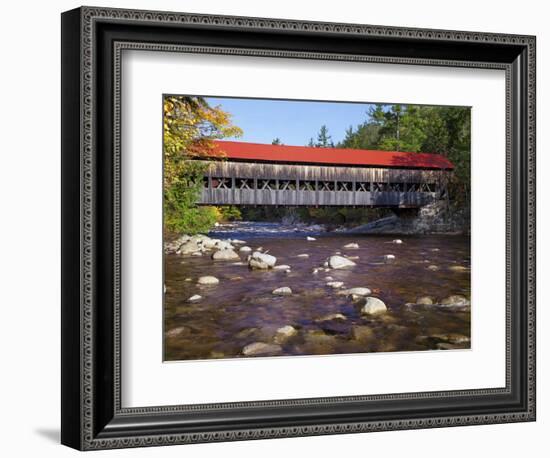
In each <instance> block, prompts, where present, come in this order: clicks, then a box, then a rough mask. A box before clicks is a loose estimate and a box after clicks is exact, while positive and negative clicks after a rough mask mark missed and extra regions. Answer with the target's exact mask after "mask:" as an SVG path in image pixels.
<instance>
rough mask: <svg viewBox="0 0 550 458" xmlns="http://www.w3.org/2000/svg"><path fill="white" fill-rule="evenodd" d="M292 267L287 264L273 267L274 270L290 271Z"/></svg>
mask: <svg viewBox="0 0 550 458" xmlns="http://www.w3.org/2000/svg"><path fill="white" fill-rule="evenodd" d="M289 269H290V266H289V265H287V264H280V265H278V266H273V270H289Z"/></svg>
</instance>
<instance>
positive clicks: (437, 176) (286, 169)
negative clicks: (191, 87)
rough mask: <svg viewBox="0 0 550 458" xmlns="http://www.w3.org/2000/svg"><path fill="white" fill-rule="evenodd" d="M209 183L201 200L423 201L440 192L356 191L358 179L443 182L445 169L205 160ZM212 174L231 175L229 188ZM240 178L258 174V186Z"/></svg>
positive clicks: (304, 202)
mask: <svg viewBox="0 0 550 458" xmlns="http://www.w3.org/2000/svg"><path fill="white" fill-rule="evenodd" d="M206 165H207V167H208V172H207V173H208V183H209V188H204V189H203V190H202V193H201V199H200V203H201V204H213V205H214V204H215V205H289V206H317V205H318V206H355V205H357V206H407V207H408V206H411V207H417V206H422V205H425V204H427V203H429V202H430V201H433V200H434V199H436V198H437V192H409V193H407V192H392V191H383V192H365V191H355V183H356V182H361V183H367V182H368V183H370V184H371V189H373V188H372V183H436V184H437V185H440V184H441V183H445V181H446V175H447V174H448V172H445V171H439V170H435V171H430V170H406V169H385V168H356V167H349V168H342V167H327V166H309V165H300V166H296V165H290V164H288V165H287V164H267V163H266V164H263V163H244V162H221V161H220V162H207V163H206ZM212 177H224V178H231V184H232V186H231V189H213V188H212ZM236 178H247V179H253V180H254V186H253V187H254V189H237V187H236ZM260 180H275V181H276V183H277V188H278V187H279V186H278V184H279V181H281V180H284V181H289V180H290V181H296V183H294V185H295V186H296V187H297V184H298V181H300V180H303V181H311V182H314V183H315V189H316V190H298V189H296V190H280V189H258V184H259V183H258V182H259V181H260ZM323 181H334V183H335V184H336V182H349V183H352V184H353V189H354V191H326V190H325V191H321V190H319V187H318V186H317V183H318V182H323Z"/></svg>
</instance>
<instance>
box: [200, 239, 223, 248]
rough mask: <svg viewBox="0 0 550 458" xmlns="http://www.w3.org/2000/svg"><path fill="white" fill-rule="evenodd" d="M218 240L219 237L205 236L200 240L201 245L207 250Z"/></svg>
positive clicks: (213, 246)
mask: <svg viewBox="0 0 550 458" xmlns="http://www.w3.org/2000/svg"><path fill="white" fill-rule="evenodd" d="M219 242H221V240H220V239H211V238H206V239H203V240H202V246H203V247H204V248H206V249H207V250H211V249H213V248H215V247H216V246H217V244H218V243H219Z"/></svg>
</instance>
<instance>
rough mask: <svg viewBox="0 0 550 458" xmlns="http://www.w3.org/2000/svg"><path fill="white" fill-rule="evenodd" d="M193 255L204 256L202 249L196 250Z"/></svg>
mask: <svg viewBox="0 0 550 458" xmlns="http://www.w3.org/2000/svg"><path fill="white" fill-rule="evenodd" d="M191 256H202V251H195V252H193V253H191Z"/></svg>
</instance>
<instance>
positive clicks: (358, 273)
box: [164, 222, 470, 361]
mask: <svg viewBox="0 0 550 458" xmlns="http://www.w3.org/2000/svg"><path fill="white" fill-rule="evenodd" d="M315 229H316V228H313V230H311V229H309V228H307V227H296V226H289V225H282V224H278V223H250V222H239V223H235V224H231V225H226V226H220V227H218V228H216V230H215V231H214V232H212V233H211V234H209V236H211V237H216V238H221V239H240V240H243V241H245V242H246V244H247V245H248V246H250V247H252V248H253V249H257V248H258V247H261V248H262V250H263V251H264V252H266V251H267V252H269V254H271V255H274V256H276V257H277V264H288V265H289V266H291V270H290V272H285V271H274V270H267V271H262V270H250V269H249V268H248V266H247V264H246V256H247V254H248V253H246V254H244V253H240V256H241V259H242V262H238V261H237V262H231V261H214V260H212V259H211V258H210V256H209V255H205V256H196V257H195V256H193V257H191V256H185V257H184V256H181V255H177V254H166V255H165V285H166V293H165V304H164V318H165V336H166V339H165V352H164V359H165V360H167V361H174V360H190V359H193V360H196V359H217V358H235V357H242V356H243V348H245V347H246V346H247V345H250V344H254V343H258V342H259V343H266V344H271V345H273V342H274V339H275V342H277V343H278V344H279V345H277V349H276V351H273V353H272V354H274V355H283V356H290V355H314V354H343V353H358V352H384V351H385V352H388V351H421V350H452V349H464V348H470V309H469V307H444V306H440V305H438V304H440V303H441V302H443V299H444V298H447V297H449V296H451V295H461V296H464V297H466V298H468V299H469V298H470V270H469V269H470V239H469V238H468V237H462V236H454V235H453V236H450V235H449V236H447V235H422V236H400V237H399V238H400V239H401V240H402V241H403V243H401V244H395V243H392V241H393V240H394V239H395V238H396V236H384V235H376V236H373V235H368V236H367V235H364V236H362V235H357V234H353V235H350V234H345V233H335V232H320V231H316V230H315ZM308 236H309V237H313V238H315V240H312V241H308V240H306V237H308ZM349 243H357V244H358V245H359V248H356V249H344V248H343V247H344V245H346V244H349ZM237 248H238V247H237ZM337 253H341V254H342V255H346V256H349V257H351V259H353V261H354V262H355V263H356V266H354V267H352V268H348V269H341V270H333V269H331V270H330V271H325V270H324V268H321V270H319V271H318V272H317V273H313V270H314V269H316V268H319V267H322V266H323V263H324V262H325V260H326V259H327V257H329V256H331V255H334V254H337ZM306 254H307V255H308V257H305V256H299V255H306ZM388 254H391V255H394V256H395V259H391V260H387V259H385V255H388ZM203 275H213V276H215V277H217V278H218V279H219V280H220V283H219V284H218V285H213V286H201V285H198V284H197V282H196V280H197V278H198V277H200V276H203ZM326 277H331V278H328V279H327V278H326ZM331 279H332V281H341V282H343V283H344V286H343V287H344V288H351V287H368V288H370V289H371V290H372V296H375V297H377V298H380V299H381V300H382V301H383V302H384V303H385V304H386V306H387V308H388V310H387V312H386V313H381V314H376V315H362V314H361V311H360V307H359V306H358V305H357V303H356V302H354V301H352V300H350V298H349V297H346V296H341V295H338V289H334V288H331V287H328V286H327V285H326V283H327V281H330V280H331ZM285 286H286V287H289V288H291V290H292V294H291V295H289V296H274V295H273V294H272V291H273V290H274V289H276V288H279V287H285ZM193 295H200V296H202V298H203V299H202V300H201V301H199V302H196V303H190V302H189V301H188V299H189V297H191V296H193ZM422 296H430V297H431V298H432V300H433V302H434V305H429V304H428V305H419V304H416V302H417V299H418V298H420V297H422ZM331 315H332V318H331ZM285 326H292V335H291V336H289V337H288V338H286V337H285V339H284V340H283V339H279V340H277V335H278V330H279V329H281V328H283V327H285ZM286 329H291V328H288V327H287V328H286ZM268 354H269V353H268ZM262 356H263V355H262Z"/></svg>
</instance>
